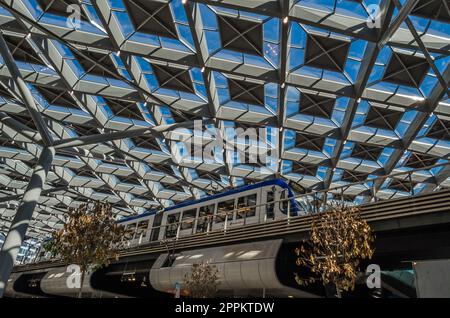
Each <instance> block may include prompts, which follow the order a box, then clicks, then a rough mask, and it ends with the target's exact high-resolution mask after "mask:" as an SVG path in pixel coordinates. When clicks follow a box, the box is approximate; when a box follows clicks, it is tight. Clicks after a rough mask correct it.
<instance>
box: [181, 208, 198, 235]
mask: <svg viewBox="0 0 450 318" xmlns="http://www.w3.org/2000/svg"><path fill="white" fill-rule="evenodd" d="M196 216H197V209H192V210H187V211H184V212H183V223H181V229H182V230H186V229H192V228H193V227H194V221H195V217H196Z"/></svg>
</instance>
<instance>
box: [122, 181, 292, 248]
mask: <svg viewBox="0 0 450 318" xmlns="http://www.w3.org/2000/svg"><path fill="white" fill-rule="evenodd" d="M280 200H281V202H279V201H280ZM288 211H289V215H290V216H296V215H297V214H298V213H299V212H300V206H299V205H298V203H297V202H296V200H295V197H294V193H293V191H292V190H291V188H290V187H289V185H288V184H287V183H286V182H285V181H283V180H281V179H273V180H269V181H263V182H260V183H257V184H252V185H247V186H243V187H239V188H235V189H232V190H229V191H226V192H223V193H219V194H215V195H212V196H208V197H205V198H202V199H199V200H194V201H188V202H184V203H182V204H178V205H175V206H172V207H169V208H166V209H164V210H163V211H149V212H147V213H144V214H141V215H139V216H134V217H128V218H124V219H121V220H119V221H118V223H120V224H121V225H123V226H124V227H125V229H126V234H125V236H124V241H125V242H126V243H127V245H129V246H132V245H140V244H145V243H148V242H151V241H157V240H162V239H168V238H175V237H182V236H187V235H192V234H195V233H204V232H210V231H215V230H224V229H225V230H226V229H228V228H233V227H238V226H243V225H246V224H252V223H260V222H264V221H267V220H279V219H285V218H286V217H287V213H288Z"/></svg>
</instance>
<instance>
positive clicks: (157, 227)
mask: <svg viewBox="0 0 450 318" xmlns="http://www.w3.org/2000/svg"><path fill="white" fill-rule="evenodd" d="M163 215H164V213H163V212H158V213H156V215H155V217H154V219H153V226H152V228H151V234H150V235H151V236H150V239H151V241H157V240H158V238H159V233H164V230H163V231H161V221H162V218H163Z"/></svg>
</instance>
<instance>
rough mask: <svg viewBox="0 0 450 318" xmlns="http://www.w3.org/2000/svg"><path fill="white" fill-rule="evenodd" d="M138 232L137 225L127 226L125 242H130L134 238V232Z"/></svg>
mask: <svg viewBox="0 0 450 318" xmlns="http://www.w3.org/2000/svg"><path fill="white" fill-rule="evenodd" d="M135 230H136V223H130V224H127V225H126V227H125V235H124V240H126V241H129V240H131V239H132V238H133V235H134V231H135Z"/></svg>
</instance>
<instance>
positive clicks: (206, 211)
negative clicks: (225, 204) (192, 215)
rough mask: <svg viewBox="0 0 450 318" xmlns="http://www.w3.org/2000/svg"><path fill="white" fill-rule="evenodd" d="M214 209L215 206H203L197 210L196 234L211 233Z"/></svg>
mask: <svg viewBox="0 0 450 318" xmlns="http://www.w3.org/2000/svg"><path fill="white" fill-rule="evenodd" d="M215 209H216V204H209V205H204V206H201V207H200V208H199V210H198V219H197V226H196V230H195V232H196V233H204V232H209V231H211V229H212V224H213V217H214V210H215Z"/></svg>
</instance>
